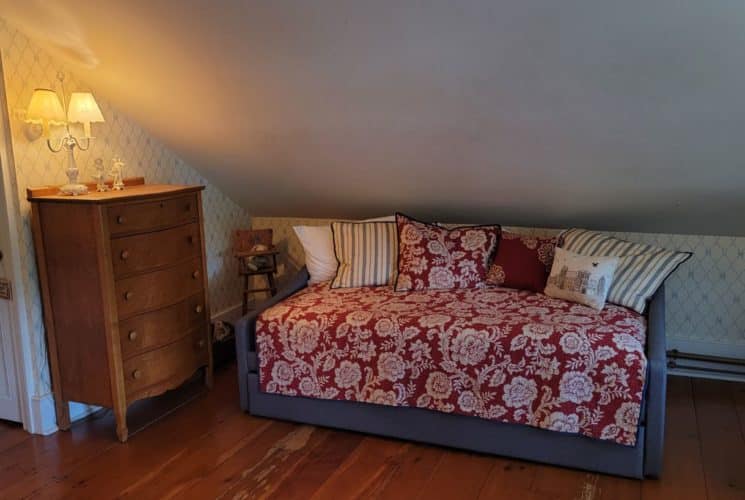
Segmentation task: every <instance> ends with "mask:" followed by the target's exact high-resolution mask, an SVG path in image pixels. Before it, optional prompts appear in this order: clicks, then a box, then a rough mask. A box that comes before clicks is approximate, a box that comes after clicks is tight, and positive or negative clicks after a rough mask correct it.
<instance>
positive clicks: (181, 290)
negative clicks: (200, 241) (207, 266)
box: [115, 258, 203, 319]
mask: <svg viewBox="0 0 745 500" xmlns="http://www.w3.org/2000/svg"><path fill="white" fill-rule="evenodd" d="M202 282H203V281H202V261H201V259H199V258H196V259H192V260H190V261H186V262H182V263H181V264H177V265H175V266H173V267H169V268H167V269H161V270H159V271H153V272H151V273H148V274H141V275H139V276H133V277H131V278H123V279H120V280H117V281H116V285H115V288H116V305H117V309H118V311H119V318H120V319H124V318H127V317H129V316H132V315H134V314H137V313H140V312H145V311H148V310H151V309H158V308H161V307H164V306H168V305H171V304H175V303H176V302H180V301H182V300H184V299H186V298H187V297H190V296H192V295H195V294H196V293H198V292H200V291H202Z"/></svg>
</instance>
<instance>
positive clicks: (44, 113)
mask: <svg viewBox="0 0 745 500" xmlns="http://www.w3.org/2000/svg"><path fill="white" fill-rule="evenodd" d="M61 80H62V79H61V78H60V81H61ZM63 99H64V89H63ZM25 120H26V122H27V123H33V124H37V125H41V128H42V136H43V137H44V138H46V140H47V146H48V147H49V149H50V150H51V151H52V152H54V153H59V152H60V151H62V150H63V149H64V150H66V151H67V169H66V170H65V173H66V174H67V180H68V183H67V184H65V185H64V186H62V187H61V188H60V192H61V193H62V194H68V195H78V194H85V193H87V192H88V187H87V186H86V185H85V184H80V183H79V182H78V175H79V174H80V171H79V170H78V166H77V164H76V163H75V152H74V151H75V148H76V147H77V148H78V149H80V150H82V151H87V150H88V148H89V147H90V141H91V139H93V136H92V135H91V123H103V121H104V119H103V115H102V114H101V110H100V109H99V107H98V104H97V103H96V100H95V99H94V98H93V94H91V93H90V92H73V93H72V94H71V95H70V101H69V103H68V105H67V112H65V106H64V101H60V98H59V96H58V95H57V93H56V92H55V91H54V90H50V89H36V90H34V93H33V95H32V96H31V101H30V102H29V104H28V109H27V110H26V118H25ZM73 123H80V124H82V125H83V136H82V137H75V136H74V135H73V134H72V133H71V131H70V124H73ZM53 126H62V127H64V131H63V134H62V136H61V137H57V138H53V137H52V134H51V132H50V127H53Z"/></svg>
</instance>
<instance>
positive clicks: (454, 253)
mask: <svg viewBox="0 0 745 500" xmlns="http://www.w3.org/2000/svg"><path fill="white" fill-rule="evenodd" d="M396 225H397V227H398V277H397V278H396V291H405V290H434V289H449V288H475V287H478V286H480V285H482V284H483V283H484V278H485V277H486V272H487V269H488V265H489V259H490V258H491V256H492V254H493V253H494V249H495V248H496V247H497V243H498V242H499V234H500V232H501V228H500V226H498V225H494V226H464V227H456V228H454V229H446V228H443V227H440V226H437V225H434V224H427V223H425V222H419V221H417V220H414V219H412V218H410V217H407V216H405V215H402V214H396Z"/></svg>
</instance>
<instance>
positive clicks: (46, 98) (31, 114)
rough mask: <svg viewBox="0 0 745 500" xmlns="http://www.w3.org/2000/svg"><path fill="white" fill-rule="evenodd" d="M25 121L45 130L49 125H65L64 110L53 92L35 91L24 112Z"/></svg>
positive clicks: (47, 90)
mask: <svg viewBox="0 0 745 500" xmlns="http://www.w3.org/2000/svg"><path fill="white" fill-rule="evenodd" d="M26 121H27V122H29V123H39V124H41V125H43V126H44V128H45V129H47V127H48V125H49V123H57V124H63V123H65V110H64V109H62V103H61V102H60V100H59V97H58V96H57V93H56V92H55V91H54V90H49V89H36V90H34V93H33V95H32V96H31V101H30V102H29V103H28V109H27V110H26Z"/></svg>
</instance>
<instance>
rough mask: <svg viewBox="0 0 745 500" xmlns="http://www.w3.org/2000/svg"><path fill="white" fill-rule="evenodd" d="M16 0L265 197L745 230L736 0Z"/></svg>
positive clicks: (319, 208) (18, 17)
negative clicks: (20, 0) (88, 0)
mask: <svg viewBox="0 0 745 500" xmlns="http://www.w3.org/2000/svg"><path fill="white" fill-rule="evenodd" d="M2 3H5V5H2V7H3V8H2V10H0V12H1V13H2V14H0V15H3V16H5V17H7V18H8V20H9V21H10V22H12V23H15V24H17V25H19V27H20V28H21V29H22V30H24V31H26V32H27V33H28V34H30V35H31V36H32V37H34V38H36V39H37V40H39V41H40V42H41V43H43V44H46V46H47V47H48V48H49V49H50V50H52V51H55V53H57V54H59V56H60V57H64V58H66V59H67V60H68V61H69V64H70V66H71V67H72V68H74V69H75V70H76V71H77V72H79V73H80V74H81V75H82V76H83V77H84V79H85V80H86V81H88V82H89V83H90V85H91V86H92V87H93V88H94V89H95V90H96V92H100V93H101V94H104V95H105V96H106V97H107V98H108V99H110V100H111V101H113V102H114V103H115V104H116V105H117V106H118V107H119V108H120V109H121V110H122V111H125V112H126V113H128V114H130V115H131V116H132V117H133V118H135V119H136V120H138V121H139V122H140V123H141V124H143V126H145V127H146V128H148V129H149V130H151V131H152V133H153V134H154V135H156V136H157V137H158V138H160V139H161V140H163V141H164V142H165V143H166V144H168V145H169V146H170V147H172V148H173V149H174V150H175V151H176V152H177V153H179V154H180V155H181V156H182V157H183V158H185V159H186V160H187V161H189V162H190V163H191V164H192V165H194V166H195V167H197V168H199V169H201V171H202V172H203V173H204V174H205V176H207V177H208V178H210V179H211V180H212V181H213V182H214V183H216V184H217V185H218V186H220V187H221V188H222V189H223V190H224V191H226V192H227V193H228V194H229V195H231V196H232V197H233V198H234V199H235V200H236V201H238V202H239V203H240V204H242V205H243V206H244V207H245V208H247V209H248V210H249V211H250V212H251V213H253V214H255V215H293V216H324V217H326V216H328V217H364V216H373V215H380V214H384V213H388V212H391V211H394V210H402V211H407V212H411V213H412V214H414V215H418V216H421V217H431V218H435V219H440V220H443V219H446V220H453V221H458V220H462V221H474V222H478V221H490V222H492V221H497V222H502V223H508V224H530V225H542V226H564V225H586V226H590V227H596V228H602V229H619V230H629V231H654V232H680V233H704V234H725V235H727V234H731V235H745V216H743V215H744V214H745V98H744V97H743V95H744V94H745V3H743V2H742V1H741V0H713V1H709V2H702V1H701V0H682V1H680V0H625V1H620V2H619V1H614V2H611V1H597V0H596V1H590V0H588V1H578V0H562V1H556V0H540V1H539V0H533V1H531V0H459V1H451V0H447V1H445V0H429V1H402V0H375V1H370V0H365V1H362V0H359V1H354V0H338V1H329V0H313V1H301V0H297V1H251V0H243V1H240V0H223V1H212V2H207V1H203V0H181V1H164V0H148V1H140V0H128V1H126V2H122V1H120V0H98V1H96V2H84V3H81V2H74V1H72V0H59V1H57V2H45V1H41V0H26V1H25V2H18V1H17V0H15V1H14V0H2V1H1V2H0V4H2ZM39 83H40V85H41V84H45V83H47V82H39ZM47 84H48V83H47Z"/></svg>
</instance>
